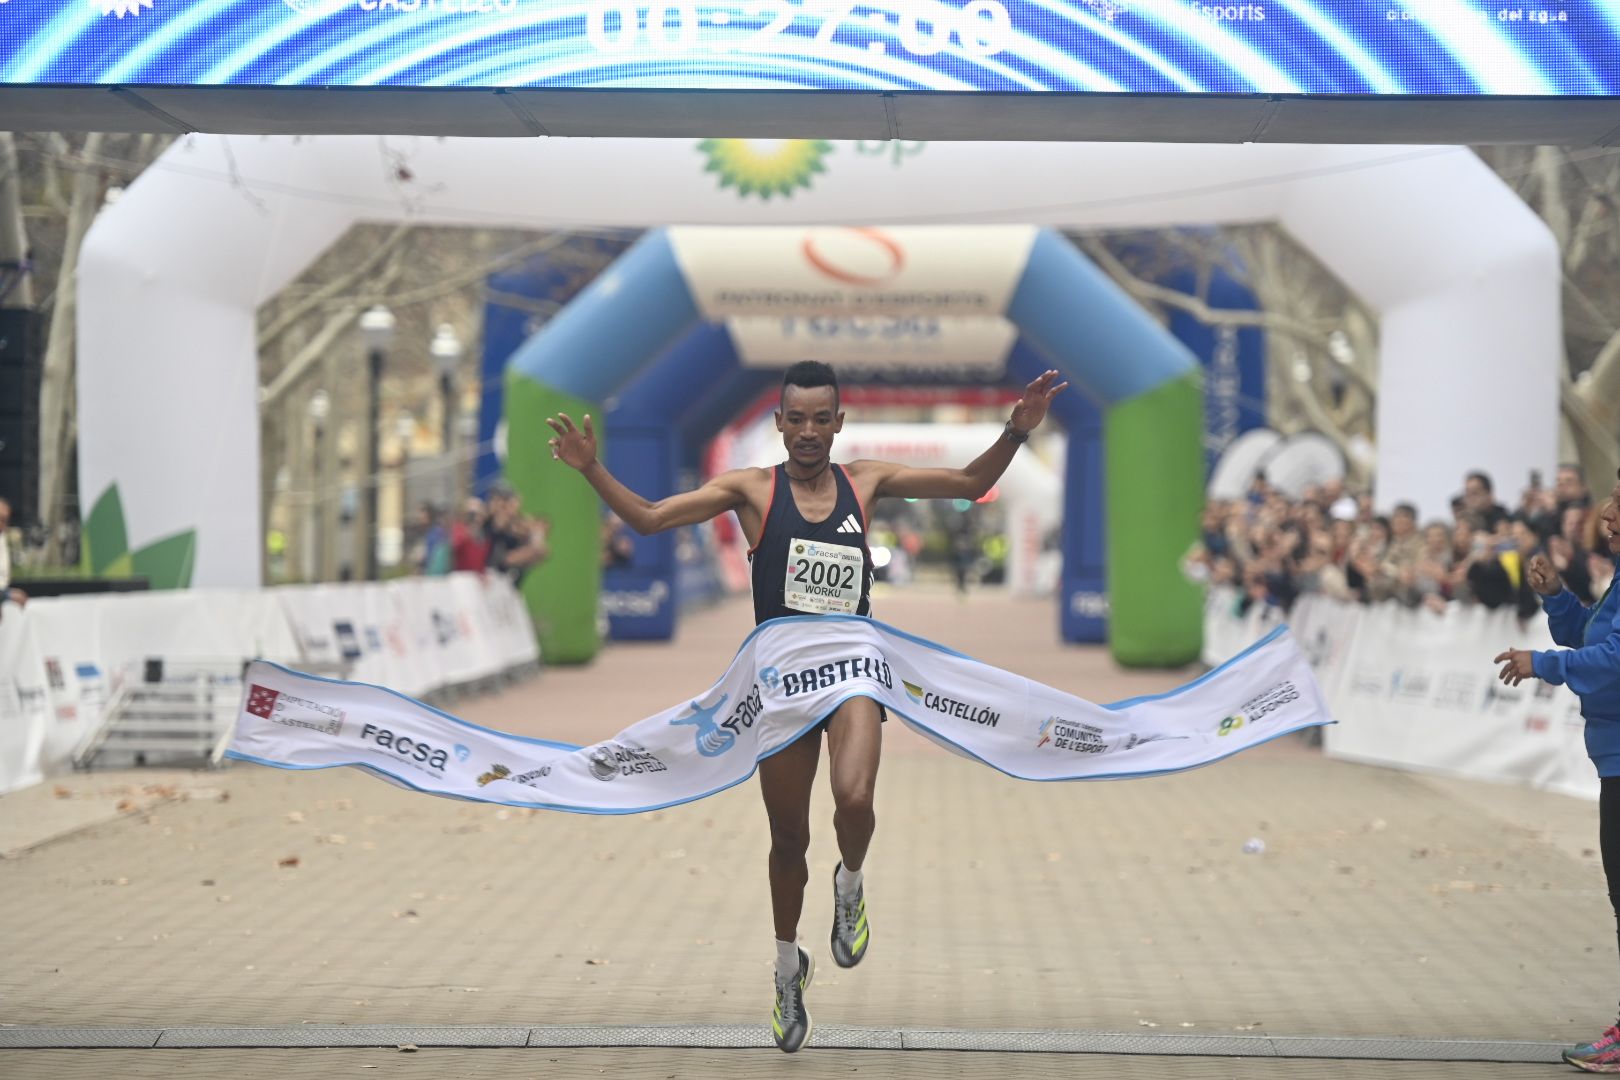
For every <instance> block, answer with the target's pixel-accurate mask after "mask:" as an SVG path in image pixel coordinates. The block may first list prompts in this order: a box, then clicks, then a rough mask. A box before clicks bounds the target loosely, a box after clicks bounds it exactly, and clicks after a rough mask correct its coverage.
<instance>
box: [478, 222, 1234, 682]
mask: <svg viewBox="0 0 1620 1080" xmlns="http://www.w3.org/2000/svg"><path fill="white" fill-rule="evenodd" d="M839 232H843V233H849V232H854V233H856V234H857V235H856V236H854V237H850V236H843V237H839V236H836V235H828V234H836V233H839ZM840 241H842V243H841V242H840ZM834 252H836V255H835V254H834ZM839 259H841V260H843V261H842V262H839V261H837V260H839ZM806 264H809V265H810V266H811V267H812V268H813V269H814V270H815V271H818V272H819V277H818V276H817V275H816V274H814V273H807V272H806V271H805V266H806ZM901 267H903V268H904V277H903V279H901V278H900V273H899V271H900V268H901ZM890 272H892V273H894V275H895V277H896V279H897V280H903V281H904V282H905V284H904V286H903V287H902V286H900V285H896V286H894V287H893V288H892V289H889V290H888V291H885V289H886V283H887V281H888V280H889V279H887V278H883V277H882V275H884V274H885V273H890ZM840 279H845V280H843V281H842V284H840ZM913 282H915V283H916V284H913ZM919 305H922V306H925V307H926V308H927V309H928V310H933V311H943V312H944V313H946V314H959V315H971V316H978V317H990V316H1001V315H1005V316H1006V318H1007V319H1008V320H1009V321H1010V322H1011V323H1012V324H1013V325H1014V326H1016V327H1017V328H1018V331H1019V332H1020V334H1021V335H1022V337H1023V339H1024V341H1025V342H1026V343H1028V345H1030V346H1031V347H1032V349H1031V350H1026V351H1024V352H1022V353H1020V354H1019V355H1020V357H1022V360H1021V361H1015V362H1014V363H1013V364H1012V365H1011V366H1012V368H1013V373H1014V375H1015V377H1017V376H1023V377H1024V378H1028V377H1029V375H1030V372H1029V371H1028V370H1026V369H1027V368H1031V367H1033V368H1034V369H1035V370H1040V368H1041V367H1043V366H1051V367H1054V368H1057V369H1058V370H1060V371H1062V372H1063V373H1064V375H1065V376H1067V377H1068V378H1069V379H1070V381H1071V382H1073V383H1074V384H1075V386H1076V388H1077V390H1078V391H1079V392H1080V393H1084V394H1086V395H1087V396H1089V397H1091V398H1092V399H1093V400H1095V401H1096V402H1098V403H1099V404H1100V405H1101V406H1102V407H1103V408H1104V409H1105V416H1104V420H1103V428H1104V441H1105V444H1106V447H1107V453H1106V454H1105V455H1104V458H1105V468H1106V470H1107V477H1106V480H1105V484H1104V487H1105V490H1106V492H1107V495H1106V498H1107V524H1106V528H1107V530H1108V532H1109V534H1110V538H1111V540H1112V543H1110V544H1109V550H1110V552H1111V557H1110V558H1109V560H1108V570H1107V573H1108V590H1107V591H1108V595H1109V597H1110V602H1111V619H1110V633H1109V640H1110V645H1111V647H1112V649H1113V651H1114V654H1115V656H1116V657H1118V658H1119V660H1120V661H1121V662H1122V663H1128V664H1139V665H1145V664H1163V665H1170V664H1181V663H1187V662H1190V661H1191V660H1193V659H1195V658H1196V657H1197V655H1198V648H1199V643H1200V640H1201V633H1200V625H1201V618H1202V607H1201V603H1200V597H1199V593H1198V591H1197V590H1196V589H1195V588H1193V587H1192V586H1191V585H1189V584H1188V583H1187V582H1185V581H1183V580H1182V579H1181V577H1180V575H1179V574H1178V573H1177V561H1178V560H1179V559H1180V557H1181V556H1182V554H1183V553H1184V552H1185V551H1186V549H1187V547H1188V545H1189V544H1191V542H1192V541H1193V539H1194V538H1195V537H1196V536H1197V514H1198V508H1199V505H1200V502H1201V498H1200V497H1201V493H1202V488H1203V430H1204V423H1203V397H1202V388H1201V385H1200V380H1199V370H1198V366H1197V363H1196V361H1195V360H1194V359H1193V358H1192V356H1191V355H1190V354H1189V353H1188V352H1187V350H1186V349H1185V348H1183V347H1182V346H1181V345H1180V343H1179V342H1177V341H1176V340H1175V338H1174V337H1172V336H1171V335H1170V334H1169V333H1168V331H1166V330H1165V329H1164V328H1163V327H1161V326H1160V325H1159V324H1158V323H1157V322H1155V321H1154V320H1153V319H1152V317H1150V316H1149V315H1148V314H1147V312H1146V311H1144V310H1143V309H1142V307H1141V306H1140V305H1138V304H1137V303H1135V302H1134V301H1133V300H1131V299H1130V298H1129V297H1128V296H1126V295H1125V293H1124V292H1123V291H1121V290H1120V288H1119V287H1118V286H1117V285H1116V284H1114V282H1113V281H1112V280H1111V279H1110V278H1108V277H1107V275H1105V274H1103V273H1102V271H1100V270H1098V269H1097V268H1096V267H1095V266H1094V265H1092V264H1091V262H1090V261H1089V260H1087V259H1086V258H1084V257H1083V256H1082V255H1080V253H1079V252H1077V251H1076V250H1075V249H1074V247H1073V245H1071V244H1070V243H1069V242H1068V241H1066V240H1064V239H1063V238H1062V237H1061V236H1059V235H1058V234H1056V233H1054V232H1052V231H1051V230H1049V229H1035V228H1033V227H1023V226H1013V227H1009V226H984V227H977V228H975V227H971V226H970V227H949V228H947V227H927V226H924V227H913V228H897V229H884V230H873V229H866V230H834V229H820V230H816V229H811V230H806V229H797V228H769V227H755V228H749V229H726V228H714V229H706V228H696V227H687V228H675V229H668V230H658V231H655V232H652V233H649V234H648V235H646V236H645V237H643V238H642V239H641V241H640V242H638V243H637V244H636V245H635V246H634V247H632V248H631V249H630V250H629V251H628V252H626V253H625V255H623V256H622V257H621V258H620V259H619V260H618V261H617V262H616V263H615V264H614V265H613V266H612V267H611V268H610V269H609V270H608V271H607V272H606V273H604V274H603V275H602V276H601V277H599V278H598V279H597V280H596V281H595V282H593V283H592V284H591V285H590V286H588V287H587V288H586V289H585V290H584V291H582V292H581V293H580V294H579V295H578V296H577V297H576V298H575V299H574V301H573V302H572V303H570V304H569V305H568V306H567V307H566V308H564V309H563V311H562V312H560V313H559V314H558V315H557V316H556V317H555V318H553V319H552V320H551V322H549V323H547V324H546V326H545V328H544V329H543V330H542V331H541V332H540V333H539V334H537V335H536V336H535V337H534V338H533V339H531V341H529V342H528V343H527V344H526V345H525V346H524V347H523V348H522V349H520V350H519V351H518V353H517V354H516V355H515V356H513V358H512V362H511V365H510V366H509V368H508V369H507V370H508V376H507V388H506V394H507V396H506V413H507V417H508V440H509V456H508V463H507V470H508V476H509V477H510V479H511V481H512V483H513V484H514V485H515V486H516V487H517V489H518V491H519V493H520V494H522V495H523V497H524V499H525V501H526V502H527V503H528V504H529V505H531V506H535V507H545V508H547V510H548V512H549V513H550V514H551V517H552V533H551V535H552V558H551V560H550V561H549V562H548V564H546V565H544V566H542V567H540V568H539V569H538V570H537V571H536V572H535V573H532V574H530V575H529V576H528V578H526V579H525V592H526V593H527V594H528V599H529V604H530V609H531V610H532V611H534V612H535V615H536V620H537V623H538V624H539V625H540V626H541V628H542V629H541V645H542V649H543V651H544V652H545V654H546V655H547V656H548V657H551V658H552V659H554V660H560V661H564V662H567V661H578V660H584V659H588V658H589V657H590V656H592V655H594V653H595V651H596V649H597V645H598V642H597V632H596V624H595V619H594V613H595V611H596V606H597V591H598V578H597V576H596V574H595V573H593V572H592V571H593V568H594V567H595V566H596V565H597V559H598V552H599V544H600V533H599V527H598V522H599V514H600V511H599V509H598V506H597V498H596V494H595V492H593V491H592V490H591V489H590V488H589V487H588V486H586V485H585V484H582V483H581V482H580V480H579V478H578V477H577V476H575V475H574V474H573V472H572V471H571V470H568V469H566V468H563V467H559V466H558V465H557V464H556V463H555V462H553V461H552V460H551V458H550V455H549V453H547V451H546V440H547V439H548V438H549V437H550V434H551V432H550V429H549V428H547V427H546V425H545V423H544V417H546V416H549V415H552V414H554V413H556V412H559V411H564V412H568V413H570V414H572V415H573V416H574V417H575V418H576V419H577V418H578V417H579V416H581V415H582V414H584V413H587V412H588V413H592V414H593V415H594V416H596V417H603V416H609V417H610V418H611V419H612V421H613V422H612V423H610V424H607V425H604V428H605V431H604V435H605V442H606V443H608V444H611V443H612V442H613V441H614V440H624V441H625V442H626V443H627V444H628V445H627V446H626V447H625V448H623V449H615V450H608V451H606V453H607V454H608V458H609V460H608V464H609V465H610V467H614V466H616V467H617V470H622V471H623V472H624V473H625V475H624V476H622V477H621V478H622V479H625V480H626V481H627V482H628V483H629V484H630V485H631V487H632V488H633V489H635V490H637V491H639V492H640V493H641V494H643V495H646V496H648V497H651V498H658V497H661V496H662V495H665V494H669V493H671V492H672V490H673V487H674V477H675V468H676V465H677V460H678V449H677V447H676V446H675V445H674V443H673V442H672V439H673V430H672V429H673V428H674V427H675V426H676V424H678V423H679V421H680V420H681V419H682V418H683V416H684V415H685V414H686V413H687V412H689V411H690V410H691V409H692V408H694V407H695V406H697V405H699V404H700V403H703V402H705V400H706V399H707V398H708V397H709V396H710V394H711V392H713V391H715V390H717V389H720V390H721V391H722V393H723V387H724V385H725V383H727V382H729V381H730V378H731V373H732V372H733V371H736V370H738V369H737V363H736V354H735V351H734V350H732V349H730V348H727V347H725V345H724V344H723V343H722V342H720V341H719V340H717V339H716V337H715V333H716V331H710V332H709V333H707V334H703V335H700V336H697V337H694V338H691V339H689V340H688V342H687V343H686V344H685V345H684V346H683V347H681V348H675V349H671V345H673V344H674V343H676V342H678V341H679V340H680V339H681V338H682V337H683V336H684V335H685V334H687V332H688V331H689V330H690V329H691V328H692V327H693V326H694V325H698V324H700V323H701V322H703V321H704V320H705V319H706V318H707V319H714V318H724V317H727V316H738V315H741V316H744V317H748V316H751V315H752V314H753V313H754V312H756V311H757V310H758V309H759V308H760V307H769V308H770V313H771V315H772V316H776V317H781V316H783V315H794V314H842V313H848V312H861V313H865V314H897V315H899V314H911V313H913V312H915V311H916V310H917V308H918V307H919ZM718 332H721V333H723V332H724V331H718ZM660 357H662V359H660ZM649 367H650V368H651V370H649V372H648V376H647V377H646V378H645V379H644V380H642V384H641V385H637V383H636V377H637V376H638V375H639V374H641V373H642V371H643V370H644V369H649ZM744 377H745V378H746V377H748V376H744ZM752 382H753V383H754V384H755V387H757V382H758V379H757V375H756V376H754V377H753V379H752ZM621 391H628V397H629V400H628V401H625V400H621V401H618V402H617V403H616V407H615V408H614V409H613V410H612V411H611V413H610V412H609V410H607V409H605V408H604V403H606V402H607V401H608V400H609V399H611V398H614V397H616V396H618V395H619V394H620V392H621ZM710 415H711V416H712V415H713V411H712V409H711V410H710ZM659 417H666V418H668V421H669V422H667V423H665V424H663V425H659V424H658V423H657V420H658V418H659ZM1081 471H1082V472H1083V470H1081ZM1069 490H1070V492H1071V493H1073V494H1078V492H1079V491H1080V490H1081V488H1080V487H1079V485H1071V487H1070V489H1069ZM672 579H673V563H672V561H671V562H670V563H669V564H668V574H667V576H666V577H665V579H664V580H665V581H666V582H671V584H666V586H665V589H664V598H665V599H666V600H668V601H669V602H670V603H671V604H672V603H673V598H672V592H673V585H672ZM1066 606H1067V605H1066Z"/></svg>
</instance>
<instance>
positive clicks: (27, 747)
mask: <svg viewBox="0 0 1620 1080" xmlns="http://www.w3.org/2000/svg"><path fill="white" fill-rule="evenodd" d="M46 685H47V684H46V676H45V663H44V660H43V659H42V658H41V657H40V655H39V646H38V644H37V643H36V642H35V640H34V634H33V631H32V629H31V628H30V626H29V625H28V613H27V612H26V611H19V610H18V609H17V608H15V607H9V606H8V607H7V609H6V611H5V617H4V618H0V792H7V791H15V790H16V789H17V788H21V787H27V786H29V785H30V784H37V783H39V782H40V781H41V780H43V779H44V772H43V770H42V768H41V764H42V761H43V752H44V749H45V740H46V737H47V734H48V733H49V731H50V726H51V705H50V699H49V696H48V694H47V691H46Z"/></svg>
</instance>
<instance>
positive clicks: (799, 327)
mask: <svg viewBox="0 0 1620 1080" xmlns="http://www.w3.org/2000/svg"><path fill="white" fill-rule="evenodd" d="M726 329H727V331H728V332H729V333H730V334H731V343H732V345H733V347H735V348H736V350H737V356H738V358H739V359H740V360H741V361H742V363H743V364H744V365H745V366H747V367H786V366H787V365H788V364H791V363H794V362H796V361H799V360H823V361H826V362H827V363H829V364H834V365H836V366H837V368H838V371H839V373H840V374H841V375H843V376H844V377H845V378H846V379H851V378H855V377H857V376H860V375H864V374H868V373H872V374H879V373H883V372H898V371H908V370H912V369H915V370H918V371H927V372H928V373H929V375H930V376H931V377H932V378H935V379H940V378H945V377H950V376H953V375H954V376H956V377H957V378H960V379H963V380H964V381H975V382H977V381H984V380H995V379H999V378H1001V375H1002V373H1003V372H1005V371H1006V370H1007V354H1008V353H1010V352H1011V351H1012V347H1013V342H1014V341H1015V340H1016V339H1017V337H1018V329H1017V327H1015V326H1013V324H1012V323H1010V322H1008V321H1007V320H1006V319H1003V318H978V319H975V318H965V319H964V318H954V317H951V316H939V315H804V316H800V315H780V316H778V315H764V316H748V317H743V318H732V319H727V320H726Z"/></svg>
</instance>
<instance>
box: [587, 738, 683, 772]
mask: <svg viewBox="0 0 1620 1080" xmlns="http://www.w3.org/2000/svg"><path fill="white" fill-rule="evenodd" d="M586 760H587V761H588V762H589V766H590V770H591V775H592V776H594V777H596V778H597V779H598V780H616V779H618V778H619V777H621V776H635V775H637V774H639V773H655V772H667V771H668V770H669V766H668V765H665V764H664V763H663V761H662V760H660V759H659V757H658V755H657V754H655V753H653V752H652V751H651V750H648V749H647V748H646V747H645V746H636V745H633V744H631V743H622V742H605V743H603V744H602V745H600V746H593V747H592V748H591V752H590V754H589V755H587V758H586Z"/></svg>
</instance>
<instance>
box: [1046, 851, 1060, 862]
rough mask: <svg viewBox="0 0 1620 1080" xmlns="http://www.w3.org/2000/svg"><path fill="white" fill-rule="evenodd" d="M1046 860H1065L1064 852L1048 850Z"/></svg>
mask: <svg viewBox="0 0 1620 1080" xmlns="http://www.w3.org/2000/svg"><path fill="white" fill-rule="evenodd" d="M1046 861H1047V862H1062V861H1063V852H1061V851H1048V852H1047V853H1046Z"/></svg>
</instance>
